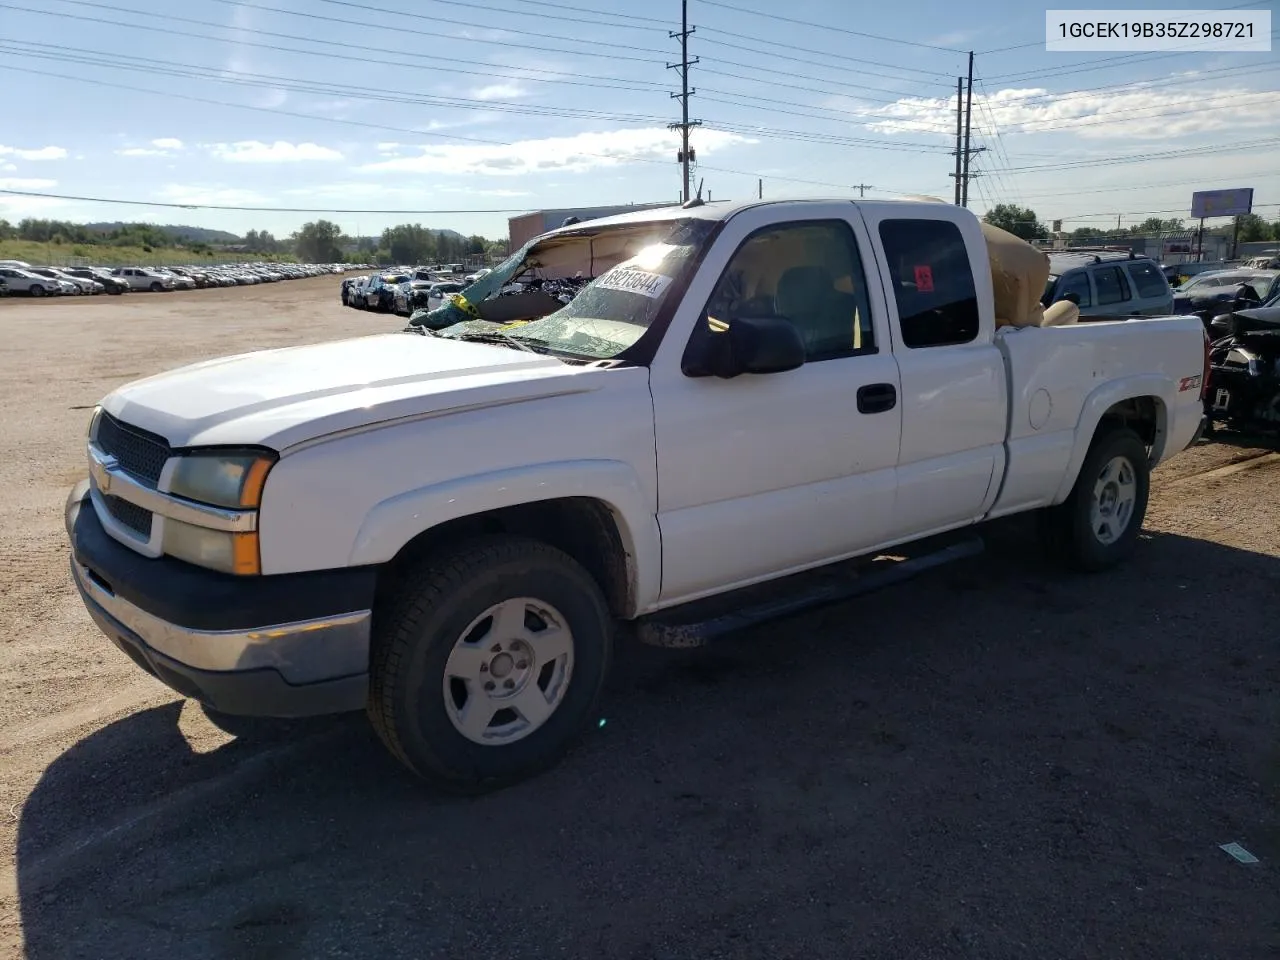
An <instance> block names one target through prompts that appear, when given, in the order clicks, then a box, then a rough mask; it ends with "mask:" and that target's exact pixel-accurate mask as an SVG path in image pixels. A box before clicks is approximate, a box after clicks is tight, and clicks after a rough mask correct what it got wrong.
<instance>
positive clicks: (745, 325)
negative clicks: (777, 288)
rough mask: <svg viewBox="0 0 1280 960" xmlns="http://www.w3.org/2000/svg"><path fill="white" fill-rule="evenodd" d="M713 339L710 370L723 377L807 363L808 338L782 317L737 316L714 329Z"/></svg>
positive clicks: (711, 336) (781, 369) (711, 337)
mask: <svg viewBox="0 0 1280 960" xmlns="http://www.w3.org/2000/svg"><path fill="white" fill-rule="evenodd" d="M709 341H710V342H709V344H708V357H707V358H708V361H709V362H708V368H709V372H710V373H712V374H714V375H715V376H717V377H720V378H721V379H722V380H728V379H732V378H733V377H737V376H740V375H741V374H744V373H785V372H786V371H788V370H795V369H797V368H798V367H801V366H803V365H804V360H805V352H806V351H805V345H804V339H803V338H802V337H801V336H800V331H799V330H797V329H796V328H795V325H794V324H793V323H792V322H791V321H790V320H786V319H783V318H782V317H735V318H734V319H733V320H731V321H729V323H728V324H727V329H725V330H723V331H721V332H712V333H711V334H710V336H709Z"/></svg>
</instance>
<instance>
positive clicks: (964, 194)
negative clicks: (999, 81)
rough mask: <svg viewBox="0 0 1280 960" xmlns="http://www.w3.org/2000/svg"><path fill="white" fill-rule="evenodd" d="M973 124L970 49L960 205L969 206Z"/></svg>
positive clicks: (971, 58) (970, 53) (971, 55)
mask: <svg viewBox="0 0 1280 960" xmlns="http://www.w3.org/2000/svg"><path fill="white" fill-rule="evenodd" d="M972 125H973V51H972V50H970V51H969V92H968V95H967V96H966V97H965V106H964V174H963V180H962V181H961V183H962V184H963V186H962V187H961V191H960V205H961V206H962V207H967V206H969V156H970V154H971V150H970V143H971V141H970V139H969V131H970V129H971V128H972Z"/></svg>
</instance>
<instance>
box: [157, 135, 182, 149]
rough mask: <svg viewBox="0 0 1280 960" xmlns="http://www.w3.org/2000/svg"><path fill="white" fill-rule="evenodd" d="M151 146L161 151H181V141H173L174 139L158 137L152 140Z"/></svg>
mask: <svg viewBox="0 0 1280 960" xmlns="http://www.w3.org/2000/svg"><path fill="white" fill-rule="evenodd" d="M151 145H152V146H153V147H157V148H159V149H161V150H181V149H182V141H181V140H178V139H175V138H174V137H160V138H158V139H156V140H152V141H151Z"/></svg>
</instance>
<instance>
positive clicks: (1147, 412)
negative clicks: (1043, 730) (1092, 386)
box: [1093, 397, 1165, 459]
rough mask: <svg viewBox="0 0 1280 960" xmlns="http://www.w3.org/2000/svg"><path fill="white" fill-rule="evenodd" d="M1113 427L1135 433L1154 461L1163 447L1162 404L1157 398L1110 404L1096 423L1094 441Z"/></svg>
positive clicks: (1140, 398)
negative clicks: (1124, 428) (1127, 429)
mask: <svg viewBox="0 0 1280 960" xmlns="http://www.w3.org/2000/svg"><path fill="white" fill-rule="evenodd" d="M1115 426H1121V427H1128V428H1129V429H1130V430H1132V431H1133V432H1134V433H1136V434H1137V435H1138V436H1139V437H1140V438H1141V439H1142V442H1143V444H1145V445H1146V447H1147V450H1148V452H1149V453H1150V454H1151V456H1152V458H1153V459H1154V458H1156V457H1157V456H1158V455H1159V453H1160V450H1161V449H1162V448H1163V447H1164V433H1165V410H1164V403H1163V401H1161V400H1160V398H1159V397H1130V398H1129V399H1128V400H1121V401H1120V402H1119V403H1115V404H1112V405H1111V406H1110V407H1109V408H1108V409H1107V412H1106V413H1104V414H1103V415H1102V419H1101V420H1099V421H1098V429H1097V430H1095V431H1094V433H1093V437H1094V439H1095V440H1096V439H1097V438H1098V437H1100V436H1102V434H1103V433H1104V432H1105V431H1106V430H1107V429H1109V428H1110V427H1115Z"/></svg>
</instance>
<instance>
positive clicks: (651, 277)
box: [596, 267, 671, 300]
mask: <svg viewBox="0 0 1280 960" xmlns="http://www.w3.org/2000/svg"><path fill="white" fill-rule="evenodd" d="M669 286H671V278H670V277H664V276H663V275H662V274H660V273H650V272H649V271H647V270H637V269H635V268H634V267H615V268H614V269H613V270H610V271H609V272H608V273H606V274H605V275H604V276H602V277H601V278H600V279H599V280H597V281H596V287H597V288H598V289H600V290H623V291H625V292H627V293H638V294H640V295H641V296H642V297H649V298H650V299H651V300H656V299H658V297H660V296H662V294H663V292H664V291H665V290H666V289H667V287H669Z"/></svg>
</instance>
